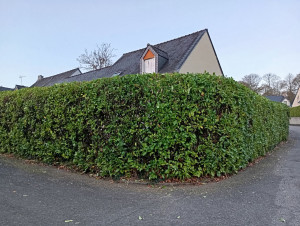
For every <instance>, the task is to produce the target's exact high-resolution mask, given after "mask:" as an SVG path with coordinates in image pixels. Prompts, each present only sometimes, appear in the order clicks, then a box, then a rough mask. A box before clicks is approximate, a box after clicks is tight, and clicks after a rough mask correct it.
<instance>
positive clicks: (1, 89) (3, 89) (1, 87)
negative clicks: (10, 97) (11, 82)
mask: <svg viewBox="0 0 300 226" xmlns="http://www.w3.org/2000/svg"><path fill="white" fill-rule="evenodd" d="M8 90H13V89H11V88H6V87H3V86H0V92H1V91H8Z"/></svg>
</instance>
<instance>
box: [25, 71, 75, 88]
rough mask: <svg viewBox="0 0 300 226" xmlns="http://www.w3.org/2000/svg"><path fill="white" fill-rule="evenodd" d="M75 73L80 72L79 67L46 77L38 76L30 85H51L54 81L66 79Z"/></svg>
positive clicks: (58, 81)
mask: <svg viewBox="0 0 300 226" xmlns="http://www.w3.org/2000/svg"><path fill="white" fill-rule="evenodd" d="M76 74H81V71H80V69H79V68H75V69H72V70H70V71H66V72H63V73H60V74H56V75H52V76H49V77H46V78H43V77H42V76H41V78H39V79H38V80H37V81H36V82H35V83H34V84H33V85H32V86H31V87H36V86H39V87H43V86H52V85H54V84H56V83H60V82H61V81H63V80H64V79H67V78H69V77H72V76H75V75H76Z"/></svg>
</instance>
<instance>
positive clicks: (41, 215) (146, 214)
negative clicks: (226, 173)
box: [0, 126, 300, 226]
mask: <svg viewBox="0 0 300 226" xmlns="http://www.w3.org/2000/svg"><path fill="white" fill-rule="evenodd" d="M0 225H295V226H296V225H297V226H299V225H300V127H295V126H291V127H290V139H289V141H288V142H287V143H285V144H283V145H280V147H278V148H276V149H275V151H274V152H272V153H271V154H270V155H268V156H267V157H266V158H264V159H263V160H262V161H260V162H259V163H257V164H255V165H254V166H252V167H248V168H247V169H246V170H244V171H242V172H239V173H238V174H237V175H234V176H232V177H230V178H229V179H226V180H223V181H220V182H218V183H208V184H204V185H198V186H192V185H190V186H179V187H178V186H177V187H171V186H170V187H157V186H156V187H148V186H144V185H134V184H130V185H126V184H120V183H113V182H110V181H103V180H97V179H95V178H90V177H88V176H87V175H79V174H77V173H71V172H67V171H65V170H59V169H57V168H55V167H51V166H41V165H37V164H28V163H25V161H24V160H17V159H13V158H8V157H5V156H1V155H0Z"/></svg>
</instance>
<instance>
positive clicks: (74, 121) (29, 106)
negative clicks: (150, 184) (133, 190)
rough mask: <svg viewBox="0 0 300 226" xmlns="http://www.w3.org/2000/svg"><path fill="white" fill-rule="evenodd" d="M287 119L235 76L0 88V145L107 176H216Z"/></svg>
mask: <svg viewBox="0 0 300 226" xmlns="http://www.w3.org/2000/svg"><path fill="white" fill-rule="evenodd" d="M288 119H289V112H288V108H287V107H286V106H285V105H283V104H278V103H275V102H271V101H269V100H267V99H266V98H264V97H261V96H259V95H257V94H255V93H254V92H252V91H250V90H249V89H248V88H246V87H244V86H243V85H240V84H238V83H237V82H235V81H234V80H233V79H227V78H223V77H218V76H214V75H209V74H162V75H156V74H151V75H149V74H148V75H127V76H124V77H114V78H103V79H99V80H95V81H92V82H84V83H69V84H61V85H56V86H53V87H45V88H30V89H22V90H19V91H13V92H5V93H2V94H0V152H2V153H3V152H7V153H15V154H17V155H19V156H23V157H27V158H34V159H40V160H43V161H45V162H48V163H53V162H66V161H67V162H72V163H73V164H75V165H77V166H79V167H81V168H82V169H85V170H90V171H93V172H96V173H99V175H101V176H113V177H118V176H123V175H125V176H132V175H133V176H136V175H138V176H140V177H146V178H150V179H156V178H174V177H175V178H181V179H184V178H189V177H192V176H196V177H199V176H204V175H211V176H214V175H221V174H227V173H232V172H236V171H237V170H239V169H241V168H243V167H245V166H246V165H247V164H248V163H249V162H250V161H252V160H253V159H255V158H257V157H259V156H262V155H265V153H266V152H267V151H270V150H271V149H273V148H274V147H275V145H277V144H278V143H279V142H281V141H282V140H285V139H287V136H288V123H289V122H288Z"/></svg>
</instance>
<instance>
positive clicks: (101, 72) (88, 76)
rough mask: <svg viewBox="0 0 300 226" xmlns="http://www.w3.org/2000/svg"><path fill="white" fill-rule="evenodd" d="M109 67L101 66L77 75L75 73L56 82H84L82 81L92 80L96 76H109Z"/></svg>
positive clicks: (96, 77)
mask: <svg viewBox="0 0 300 226" xmlns="http://www.w3.org/2000/svg"><path fill="white" fill-rule="evenodd" d="M109 72H110V67H105V68H101V69H98V70H94V71H89V72H85V73H82V74H79V75H75V76H72V77H68V78H65V79H63V80H61V81H59V82H58V83H64V82H75V81H76V82H84V81H92V80H95V79H98V78H104V77H111V74H110V73H109Z"/></svg>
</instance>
